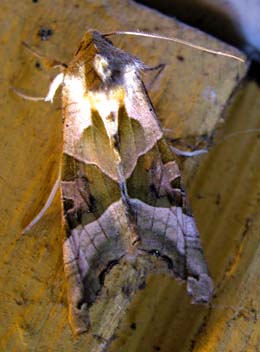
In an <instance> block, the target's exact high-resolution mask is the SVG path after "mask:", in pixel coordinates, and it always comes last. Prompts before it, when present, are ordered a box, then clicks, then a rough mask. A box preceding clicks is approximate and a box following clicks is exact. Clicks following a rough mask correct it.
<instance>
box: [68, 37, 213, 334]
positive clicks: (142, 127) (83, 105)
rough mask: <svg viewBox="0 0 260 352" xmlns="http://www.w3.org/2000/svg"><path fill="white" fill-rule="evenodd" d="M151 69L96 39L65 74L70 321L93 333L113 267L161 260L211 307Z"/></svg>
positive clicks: (86, 43) (80, 51) (85, 45)
mask: <svg viewBox="0 0 260 352" xmlns="http://www.w3.org/2000/svg"><path fill="white" fill-rule="evenodd" d="M143 68H144V65H143V64H142V63H141V62H140V61H139V60H138V59H136V58H135V57H133V56H131V55H130V54H127V53H125V52H123V51H121V50H119V49H117V48H115V47H114V46H113V45H112V44H111V43H110V42H109V41H107V40H106V39H105V38H104V37H102V36H101V35H100V34H99V33H98V32H93V31H92V32H87V33H86V35H85V37H84V38H83V40H82V42H81V44H80V46H79V49H78V50H77V52H76V54H75V57H74V59H73V61H72V62H71V64H70V65H69V66H68V68H67V69H66V70H65V72H64V87H63V110H64V120H65V122H64V155H63V163H62V181H61V188H62V197H63V209H64V218H65V224H66V233H67V238H66V239H65V243H64V265H65V273H66V277H67V282H68V297H69V306H70V320H71V323H72V326H73V329H74V331H75V332H76V333H79V332H82V331H86V330H87V329H88V327H89V324H90V322H89V317H88V307H89V306H90V305H91V304H93V303H94V302H95V300H96V299H97V294H98V292H100V289H101V288H102V282H101V280H100V276H101V274H102V273H104V271H105V270H106V268H107V267H108V266H109V265H111V263H113V264H115V263H120V260H122V258H124V260H127V258H128V257H131V260H133V258H136V257H137V256H142V255H147V254H149V253H153V254H156V255H157V256H158V257H159V258H164V259H167V263H168V264H169V268H170V270H171V271H172V273H173V274H174V276H175V277H178V278H181V279H183V280H186V281H187V290H188V292H189V293H190V294H191V295H192V296H193V300H194V301H195V302H209V301H210V299H211V296H212V290H213V288H212V281H211V279H210V277H209V276H208V272H207V267H206V264H205V261H204V258H203V254H202V249H201V245H200V241H199V236H198V231H197V228H196V225H195V222H194V219H193V217H192V215H191V211H190V209H189V206H188V202H187V199H186V195H185V192H184V190H183V188H182V186H181V182H180V171H179V168H178V166H177V164H176V161H175V158H174V155H173V154H172V152H171V151H170V149H169V147H168V145H167V143H166V142H165V140H164V139H163V136H162V131H161V129H160V127H159V125H158V122H157V118H156V115H155V112H154V109H153V107H152V104H151V102H150V100H149V97H148V96H147V94H146V91H145V88H144V86H143V83H142V81H141V80H140V77H139V72H140V70H142V69H143Z"/></svg>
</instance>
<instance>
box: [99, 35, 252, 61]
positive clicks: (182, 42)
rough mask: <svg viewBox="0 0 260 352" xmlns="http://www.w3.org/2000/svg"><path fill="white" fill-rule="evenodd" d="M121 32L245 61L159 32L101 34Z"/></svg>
mask: <svg viewBox="0 0 260 352" xmlns="http://www.w3.org/2000/svg"><path fill="white" fill-rule="evenodd" d="M123 34H126V35H135V36H141V37H148V38H156V39H162V40H168V41H170V42H175V43H178V44H182V45H186V46H189V47H191V48H194V49H199V50H202V51H205V52H207V53H210V54H215V55H221V56H226V57H230V58H232V59H235V60H238V61H241V62H245V60H244V59H242V58H241V57H239V56H236V55H232V54H228V53H224V52H222V51H216V50H212V49H208V48H205V47H203V46H200V45H196V44H192V43H190V42H187V41H186V40H182V39H178V38H171V37H167V36H164V35H159V34H155V33H145V32H132V31H115V32H109V33H104V34H102V35H103V36H104V37H109V36H111V35H123Z"/></svg>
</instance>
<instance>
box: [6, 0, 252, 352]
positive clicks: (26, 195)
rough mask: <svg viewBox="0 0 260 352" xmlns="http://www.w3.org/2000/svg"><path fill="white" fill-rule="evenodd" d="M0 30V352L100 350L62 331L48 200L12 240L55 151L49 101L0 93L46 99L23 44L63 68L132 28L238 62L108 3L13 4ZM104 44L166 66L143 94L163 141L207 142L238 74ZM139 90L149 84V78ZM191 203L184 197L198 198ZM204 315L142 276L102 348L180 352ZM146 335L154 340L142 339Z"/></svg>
mask: <svg viewBox="0 0 260 352" xmlns="http://www.w3.org/2000/svg"><path fill="white" fill-rule="evenodd" d="M10 18H11V20H10ZM147 19H149V26H148V25H147V22H148V21H147ZM1 22H2V28H3V34H2V38H1V44H2V45H1V50H2V53H1V60H2V61H1V69H2V72H1V74H0V77H1V79H3V81H2V85H3V88H2V90H1V97H2V101H3V102H4V103H3V105H2V109H1V128H0V137H1V138H0V150H1V162H2V166H1V178H0V188H1V199H0V209H1V214H2V215H1V219H0V222H1V223H0V224H1V231H0V232H1V280H2V281H1V282H2V285H1V292H0V297H1V300H0V301H1V303H2V307H1V313H0V315H1V322H3V323H2V324H1V327H0V330H1V336H2V338H1V341H0V344H1V349H2V350H6V351H12V350H19V351H31V350H44V349H46V350H48V349H50V350H56V351H68V350H73V351H83V350H84V351H85V350H86V349H87V350H88V351H98V350H102V342H103V341H102V338H101V339H98V338H96V337H93V336H92V335H90V334H88V335H82V336H81V338H80V339H78V340H77V341H76V342H75V341H74V339H73V337H72V335H71V331H70V327H69V325H68V321H67V301H66V287H65V281H64V274H63V265H62V233H61V226H60V224H61V212H60V204H59V197H58V195H57V197H56V199H55V202H54V203H53V205H52V207H51V209H50V210H49V211H48V213H47V214H46V216H45V217H44V219H42V221H40V222H39V223H38V224H37V225H36V226H35V227H34V228H33V229H32V231H31V232H30V233H29V234H27V235H24V236H22V235H21V231H22V229H23V228H24V227H25V226H26V225H27V224H28V222H29V221H30V220H31V219H32V218H33V217H34V216H35V214H37V212H38V211H39V209H41V207H42V205H43V204H44V202H45V200H46V198H47V197H48V194H49V192H50V190H51V188H52V185H53V184H54V182H55V179H56V177H57V173H58V165H59V161H60V152H61V148H62V121H61V111H60V109H59V108H60V102H59V99H56V100H55V104H54V105H53V106H51V105H48V104H45V103H43V102H39V103H33V102H29V101H24V100H22V99H21V98H20V97H18V96H16V95H15V94H13V93H12V92H11V91H10V90H9V86H10V84H12V85H14V86H15V87H17V88H21V89H23V90H24V91H26V92H27V93H28V94H31V95H36V96H37V95H45V94H46V92H47V89H48V85H49V83H50V80H51V78H52V77H53V76H54V73H53V74H52V72H51V73H49V72H47V70H46V69H45V68H44V67H43V66H42V65H40V67H39V65H38V62H39V60H38V59H36V58H35V57H32V56H31V55H30V54H29V53H28V51H26V50H25V49H24V47H23V46H22V44H21V43H22V41H23V40H25V41H27V42H28V43H29V44H30V45H31V46H33V47H35V48H37V49H38V51H40V52H41V53H43V54H45V55H50V56H55V57H58V58H60V59H61V60H62V61H65V62H66V61H68V60H69V59H70V58H71V57H72V54H73V52H74V50H75V49H76V47H77V45H78V43H79V41H80V39H81V37H82V35H83V32H84V30H85V28H86V27H88V28H97V29H98V30H100V31H104V32H105V31H111V30H114V29H128V30H129V29H137V28H138V29H140V30H144V31H148V32H155V31H156V32H158V33H160V34H165V35H169V36H175V37H178V38H182V39H185V40H189V41H192V42H196V43H197V44H200V45H204V46H206V47H210V48H214V49H217V50H222V51H231V52H233V53H236V51H234V49H232V48H229V47H228V46H226V45H224V44H223V43H220V42H218V41H216V40H214V39H213V38H210V37H208V36H206V35H204V34H202V33H200V32H198V31H196V30H194V29H191V28H189V27H187V26H185V25H183V24H181V23H179V22H176V21H174V20H173V19H170V18H167V17H166V16H162V15H160V14H159V13H157V12H155V11H151V10H149V9H147V8H145V7H142V6H139V5H136V4H135V3H134V2H131V1H115V0H114V1H110V2H109V4H108V3H107V4H103V3H101V2H100V3H97V2H92V1H77V2H76V1H75V2H70V3H69V4H66V5H65V4H64V2H63V1H55V3H53V2H51V1H44V2H41V1H39V2H34V1H33V2H31V3H29V2H28V3H24V2H21V3H15V2H14V1H13V0H11V1H8V2H4V4H3V9H2V11H1ZM144 23H145V24H146V25H145V26H144ZM43 29H44V31H43ZM48 29H49V30H51V32H50V31H49V32H48ZM40 30H41V32H39V31H40ZM51 33H52V35H50V36H49V37H48V35H49V34H51ZM39 34H40V35H39ZM43 34H44V35H43ZM46 36H47V38H46V40H44V41H43V40H42V38H44V37H46ZM113 41H114V43H115V44H116V45H117V46H119V47H121V48H122V49H123V50H126V51H129V52H131V53H132V54H134V55H136V56H138V57H140V58H141V59H142V60H143V61H144V62H145V63H146V64H148V65H150V66H153V65H156V64H158V63H165V64H167V66H166V68H165V69H164V71H163V73H162V74H161V75H160V77H159V78H158V79H157V80H156V81H155V83H154V84H153V85H152V86H151V88H150V95H151V98H152V101H153V103H154V105H155V108H156V110H157V112H158V115H159V118H160V120H161V123H162V125H163V127H164V128H166V129H167V130H168V136H169V137H172V138H179V137H182V138H183V137H187V136H197V135H201V134H205V133H206V134H211V133H212V131H213V130H214V128H215V126H216V124H217V123H218V121H219V120H220V119H221V113H222V111H223V108H224V107H225V105H226V104H227V102H228V100H229V97H230V95H231V94H232V92H233V91H234V89H235V88H236V86H237V84H238V82H239V81H240V80H241V79H242V77H243V76H244V75H245V73H246V68H247V67H246V64H241V63H239V62H237V61H234V60H232V59H227V58H221V57H217V56H212V55H209V54H206V53H202V52H198V51H195V50H192V49H190V48H186V47H181V46H178V45H174V44H171V43H168V42H162V41H155V40H150V39H144V38H139V39H138V38H130V37H129V38H128V37H119V38H115V40H114V39H113ZM146 81H148V83H149V82H151V76H150V77H149V76H147V77H146ZM186 170H187V171H186V172H185V175H186V178H187V179H189V176H190V175H193V170H194V165H192V166H191V167H190V164H189V163H187V167H186ZM205 172H206V171H205ZM193 184H195V181H193V182H191V185H190V187H191V189H192V190H193ZM196 190H197V188H196ZM189 193H190V195H191V196H192V194H196V191H195V190H193V193H192V192H189ZM195 200H196V198H195ZM195 200H194V201H193V203H194V206H193V208H194V211H195V214H199V213H200V208H199V207H200V204H199V203H197V202H196V201H195ZM196 207H198V208H196ZM200 221H201V220H200ZM199 225H200V226H199V227H200V229H201V232H202V240H203V244H204V248H205V249H206V254H207V257H208V258H209V267H210V269H211V270H213V269H212V268H213V266H214V265H216V262H215V260H213V259H212V261H211V259H210V258H211V255H213V254H214V251H213V252H211V250H210V248H211V247H210V243H211V240H209V238H208V237H207V235H205V232H204V231H203V221H201V223H199ZM213 249H214V248H213ZM111 274H112V275H116V273H114V272H113V273H111ZM158 287H159V288H158ZM180 300H181V303H180ZM99 310H102V302H101V303H100V307H99V308H98V309H97V311H96V312H93V314H94V316H95V314H96V317H97V318H96V321H97V325H96V332H97V333H98V332H100V329H101V330H102V324H103V327H105V328H106V326H105V325H104V324H107V322H106V320H104V322H103V321H102V322H101V323H100V322H99V321H98V317H99V315H98V314H99V313H98V311H99ZM207 314H208V310H207V308H205V307H198V306H193V305H190V301H189V298H188V297H187V296H186V293H184V287H180V286H178V284H177V283H176V282H175V281H173V280H170V279H168V278H167V277H165V276H163V275H161V276H156V277H151V278H150V279H149V280H148V284H147V287H146V289H145V290H142V291H140V293H138V295H137V296H136V298H135V300H134V302H133V303H132V305H131V309H130V310H129V311H128V312H127V314H126V316H125V319H124V320H123V322H122V323H121V330H120V331H121V332H117V333H116V336H120V338H117V339H116V340H115V341H114V342H113V346H114V347H111V349H112V350H113V349H115V350H117V351H119V350H121V351H126V350H131V351H134V350H140V349H139V347H140V346H144V345H142V342H141V341H144V342H145V343H146V344H145V346H147V350H151V349H152V348H154V349H155V350H156V347H159V346H161V347H162V349H161V350H165V351H168V350H171V348H172V347H171V346H175V347H176V348H177V350H178V351H180V350H181V348H183V351H185V350H186V349H185V348H186V346H188V345H189V344H190V341H191V340H192V339H193V337H194V334H196V331H198V330H199V328H200V326H201V324H203V319H204V318H205V317H206V316H207ZM137 318H138V319H137ZM187 320H188V323H187ZM187 324H188V325H187ZM152 331H156V334H151V332H152ZM166 331H167V333H166ZM173 331H174V332H176V333H174V337H173V336H172V334H173V333H172V332H173ZM114 333H115V331H114V330H113V329H112V331H111V330H110V331H109V329H107V331H106V334H107V335H106V338H108V339H109V338H110V337H112V336H114ZM111 341H112V339H111ZM140 344H141V345H140ZM142 350H145V349H144V348H143V349H142Z"/></svg>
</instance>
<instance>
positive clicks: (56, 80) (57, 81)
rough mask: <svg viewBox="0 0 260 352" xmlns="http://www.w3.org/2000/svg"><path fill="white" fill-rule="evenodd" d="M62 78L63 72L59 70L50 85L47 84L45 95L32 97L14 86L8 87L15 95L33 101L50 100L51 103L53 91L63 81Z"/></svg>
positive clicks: (54, 91)
mask: <svg viewBox="0 0 260 352" xmlns="http://www.w3.org/2000/svg"><path fill="white" fill-rule="evenodd" d="M63 78H64V73H63V72H61V73H59V74H58V75H57V76H56V77H55V78H54V80H53V81H52V82H51V84H50V86H49V91H48V93H47V95H46V97H32V96H30V95H27V94H24V93H23V92H21V91H20V90H18V89H16V88H14V87H10V89H11V90H12V91H13V92H15V93H16V94H17V95H19V96H20V97H22V98H23V99H26V100H33V101H39V100H43V101H50V102H51V103H52V102H53V98H54V96H55V93H56V91H57V89H58V88H59V86H60V85H61V84H62V83H63Z"/></svg>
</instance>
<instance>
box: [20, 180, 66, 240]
mask: <svg viewBox="0 0 260 352" xmlns="http://www.w3.org/2000/svg"><path fill="white" fill-rule="evenodd" d="M59 187H60V176H59V177H58V179H57V180H56V182H55V184H54V186H53V188H52V190H51V193H50V195H49V197H48V199H47V200H46V202H45V204H44V206H43V207H42V209H41V210H40V212H39V213H38V214H37V215H36V216H35V218H34V219H32V221H31V222H30V223H29V225H27V226H26V228H25V229H24V230H23V231H22V234H26V233H27V232H29V231H30V230H31V228H32V227H33V226H34V225H35V224H37V222H38V221H39V220H40V219H41V218H42V217H43V215H44V214H45V213H46V211H47V210H48V209H49V208H50V206H51V204H52V202H53V199H54V198H55V195H56V193H57V191H58V189H59Z"/></svg>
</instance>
